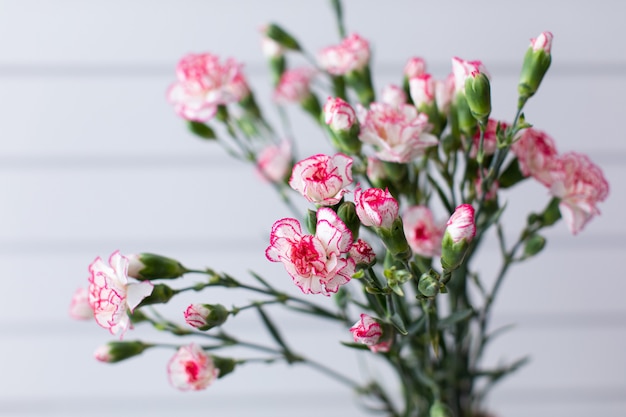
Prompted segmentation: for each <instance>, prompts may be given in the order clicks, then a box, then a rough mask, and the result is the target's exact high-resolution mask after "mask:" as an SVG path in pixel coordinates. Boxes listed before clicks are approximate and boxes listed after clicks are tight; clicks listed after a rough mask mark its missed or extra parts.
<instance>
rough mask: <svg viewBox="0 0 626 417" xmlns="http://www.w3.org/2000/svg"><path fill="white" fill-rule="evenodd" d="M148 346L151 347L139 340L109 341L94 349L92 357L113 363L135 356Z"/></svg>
mask: <svg viewBox="0 0 626 417" xmlns="http://www.w3.org/2000/svg"><path fill="white" fill-rule="evenodd" d="M150 347H152V345H149V344H146V343H143V342H141V341H139V340H135V341H125V342H109V343H107V344H106V345H103V346H100V347H99V348H98V349H96V351H95V352H94V357H95V358H96V359H97V360H99V361H100V362H107V363H115V362H120V361H123V360H124V359H128V358H132V357H133V356H137V355H139V354H141V353H142V352H143V351H144V350H146V349H148V348H150Z"/></svg>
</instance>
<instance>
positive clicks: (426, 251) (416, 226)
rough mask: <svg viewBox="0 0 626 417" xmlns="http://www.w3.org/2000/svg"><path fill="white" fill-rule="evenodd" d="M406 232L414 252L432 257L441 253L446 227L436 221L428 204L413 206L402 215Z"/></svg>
mask: <svg viewBox="0 0 626 417" xmlns="http://www.w3.org/2000/svg"><path fill="white" fill-rule="evenodd" d="M402 223H403V227H404V234H405V235H406V239H407V241H408V242H409V246H411V249H412V250H413V252H414V253H416V254H418V255H420V256H424V257H426V258H432V257H433V256H439V255H441V239H442V238H443V232H444V230H445V229H444V227H443V226H441V225H438V224H437V223H435V220H434V219H433V214H432V212H431V211H430V209H429V208H428V207H426V206H411V207H409V208H408V209H407V210H406V211H405V212H404V214H403V215H402Z"/></svg>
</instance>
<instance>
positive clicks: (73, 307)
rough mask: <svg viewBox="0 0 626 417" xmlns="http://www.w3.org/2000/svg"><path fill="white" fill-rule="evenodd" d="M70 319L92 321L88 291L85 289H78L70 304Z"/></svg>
mask: <svg viewBox="0 0 626 417" xmlns="http://www.w3.org/2000/svg"><path fill="white" fill-rule="evenodd" d="M70 317H72V318H73V319H75V320H92V319H93V308H91V305H89V291H88V290H87V288H82V287H81V288H78V289H77V290H76V291H75V292H74V295H73V296H72V301H71V302H70Z"/></svg>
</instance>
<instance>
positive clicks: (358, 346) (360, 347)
mask: <svg viewBox="0 0 626 417" xmlns="http://www.w3.org/2000/svg"><path fill="white" fill-rule="evenodd" d="M340 343H341V344H342V345H344V346H346V347H349V348H352V349H358V350H369V347H367V345H364V344H363V343H354V342H341V341H340Z"/></svg>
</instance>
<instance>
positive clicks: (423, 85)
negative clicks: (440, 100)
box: [409, 74, 436, 108]
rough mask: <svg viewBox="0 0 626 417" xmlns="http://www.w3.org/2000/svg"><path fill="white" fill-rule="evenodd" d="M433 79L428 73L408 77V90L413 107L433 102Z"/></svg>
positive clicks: (434, 92)
mask: <svg viewBox="0 0 626 417" xmlns="http://www.w3.org/2000/svg"><path fill="white" fill-rule="evenodd" d="M435 86H436V83H435V79H434V78H433V77H432V76H431V75H430V74H421V75H416V76H415V77H413V78H411V79H409V92H410V94H411V100H413V104H415V107H417V108H420V106H429V105H431V104H432V103H434V102H435V97H436V96H435V94H436V90H435Z"/></svg>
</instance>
